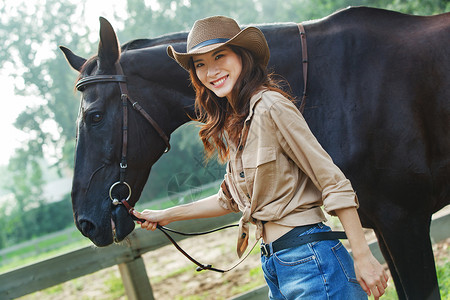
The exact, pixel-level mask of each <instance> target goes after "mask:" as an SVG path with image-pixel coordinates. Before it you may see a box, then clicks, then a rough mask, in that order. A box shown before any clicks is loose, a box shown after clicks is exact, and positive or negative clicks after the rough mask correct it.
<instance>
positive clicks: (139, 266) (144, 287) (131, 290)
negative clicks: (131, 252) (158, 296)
mask: <svg viewBox="0 0 450 300" xmlns="http://www.w3.org/2000/svg"><path fill="white" fill-rule="evenodd" d="M119 271H120V274H121V276H122V281H123V286H124V287H125V293H126V294H127V296H128V299H129V300H143V299H149V300H154V299H155V298H154V297H153V291H152V287H151V285H150V281H149V279H148V276H147V271H146V270H145V264H144V260H143V259H142V256H138V257H136V258H135V259H134V260H132V261H130V262H126V263H121V264H119Z"/></svg>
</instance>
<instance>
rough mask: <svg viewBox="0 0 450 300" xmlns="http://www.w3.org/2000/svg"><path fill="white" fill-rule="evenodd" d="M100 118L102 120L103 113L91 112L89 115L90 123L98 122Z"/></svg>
mask: <svg viewBox="0 0 450 300" xmlns="http://www.w3.org/2000/svg"><path fill="white" fill-rule="evenodd" d="M101 120H103V115H102V114H101V113H94V114H92V116H91V122H92V124H95V123H99V122H100V121H101Z"/></svg>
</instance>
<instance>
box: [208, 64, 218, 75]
mask: <svg viewBox="0 0 450 300" xmlns="http://www.w3.org/2000/svg"><path fill="white" fill-rule="evenodd" d="M219 72H220V70H219V68H218V67H217V64H214V63H212V64H208V76H209V77H214V76H215V75H217V74H219Z"/></svg>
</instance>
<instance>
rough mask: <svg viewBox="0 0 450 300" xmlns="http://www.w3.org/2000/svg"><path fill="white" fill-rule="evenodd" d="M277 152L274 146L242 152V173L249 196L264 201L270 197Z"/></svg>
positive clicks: (273, 185)
mask: <svg viewBox="0 0 450 300" xmlns="http://www.w3.org/2000/svg"><path fill="white" fill-rule="evenodd" d="M276 159H277V153H276V149H275V148H274V147H261V148H258V149H255V151H248V152H245V151H244V153H242V166H243V168H244V172H243V173H242V175H243V176H244V177H245V178H244V177H243V179H244V180H245V184H246V185H247V191H248V192H249V197H250V195H252V198H253V197H255V196H256V197H257V198H258V201H264V199H265V198H267V197H271V196H272V194H273V191H274V187H275V174H276V170H277V166H276ZM241 177H242V176H241Z"/></svg>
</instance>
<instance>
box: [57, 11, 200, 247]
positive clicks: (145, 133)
mask: <svg viewBox="0 0 450 300" xmlns="http://www.w3.org/2000/svg"><path fill="white" fill-rule="evenodd" d="M127 46H128V47H127V49H125V50H124V51H123V53H121V48H120V47H119V43H118V39H117V36H116V34H115V32H114V29H113V28H112V26H111V24H110V23H109V22H108V21H107V20H106V19H104V18H100V42H99V46H98V53H97V55H95V56H93V57H92V58H90V59H88V60H87V59H84V58H82V57H80V56H77V55H75V54H74V53H73V52H72V51H71V50H69V49H68V48H65V47H60V48H61V50H62V51H63V53H64V55H65V57H66V59H67V61H68V62H69V64H70V66H71V67H72V68H73V69H75V70H77V71H78V72H79V80H78V83H77V89H79V90H80V92H81V95H82V97H81V103H80V110H79V116H78V121H77V143H76V152H75V153H76V155H75V169H74V176H73V184H72V207H73V213H74V220H75V224H76V226H77V228H78V229H79V230H80V231H81V233H82V234H83V235H85V236H86V237H88V238H90V239H91V240H92V242H93V243H94V244H96V245H97V246H106V245H109V244H111V243H112V242H113V241H121V240H123V239H124V238H125V237H126V236H127V235H128V234H129V233H130V232H131V231H132V230H133V229H134V227H135V225H134V222H133V220H132V219H131V217H130V215H129V214H128V211H127V209H126V208H125V207H124V206H123V205H114V204H113V203H112V200H113V199H118V200H121V199H128V203H130V205H133V206H134V204H135V203H136V202H137V201H138V199H139V197H140V194H141V192H142V189H143V187H144V185H145V183H146V181H147V178H148V175H149V173H150V169H151V167H152V165H153V164H154V163H155V162H156V161H157V160H158V158H159V157H160V156H161V155H162V154H163V153H164V151H165V149H166V148H167V144H166V142H167V141H164V140H163V139H162V138H161V134H163V135H166V136H170V133H171V132H173V130H175V129H176V128H177V127H178V126H180V125H181V124H183V123H185V122H187V121H188V120H189V118H188V117H187V114H186V110H185V109H183V107H190V105H187V104H186V105H180V103H179V101H192V100H188V98H189V99H191V98H192V97H187V96H185V95H184V94H189V92H188V91H189V88H188V87H187V81H186V78H187V73H185V72H181V71H178V70H179V69H181V68H178V67H175V68H170V64H174V62H171V60H170V59H169V58H168V57H167V55H165V47H163V46H161V47H151V49H150V48H148V49H147V50H145V49H133V50H129V49H128V48H129V46H130V45H127ZM123 49H124V48H123ZM150 50H151V51H150ZM155 55H156V56H159V57H162V58H161V59H159V58H158V59H156V58H155V57H153V56H155ZM164 63H165V64H166V65H169V69H172V70H177V71H176V72H175V73H176V74H174V73H171V72H170V71H167V72H164V71H163V70H161V67H163V66H164ZM118 66H119V67H118ZM122 67H123V71H121V70H122ZM164 67H165V66H164ZM118 68H119V69H120V70H118ZM152 69H156V70H158V71H156V73H155V72H151V70H152ZM118 72H123V73H124V75H125V76H122V75H121V74H119V73H118ZM108 78H110V79H109V80H108ZM169 78H171V79H172V80H176V79H179V81H180V83H181V86H180V89H179V90H178V91H177V89H176V88H175V89H174V90H173V91H170V90H168V89H165V88H162V87H161V84H160V83H161V82H164V81H165V80H168V79H169ZM119 82H120V83H119ZM151 83H154V84H151ZM120 84H122V86H123V85H125V86H126V87H127V88H128V91H129V94H128V96H129V98H128V97H127V98H128V99H126V100H125V101H123V100H124V98H123V97H124V94H123V93H124V91H122V90H121V87H120V86H119V85H120ZM174 93H175V94H174ZM191 93H192V92H191ZM130 99H133V100H130ZM127 100H130V101H127ZM135 100H136V101H135ZM137 100H138V101H139V102H138V101H137ZM159 100H160V101H159ZM162 100H164V101H162ZM136 102H137V103H136ZM175 102H178V103H176V104H177V105H176V107H181V109H174V106H175ZM131 104H135V105H138V107H141V106H142V107H143V110H144V111H146V112H148V113H147V114H148V116H149V117H150V118H151V119H152V120H153V122H154V124H153V126H150V125H149V124H148V122H146V120H145V118H144V117H143V116H142V115H140V114H139V113H138V112H137V111H135V110H133V109H131V106H132V105H131ZM135 105H133V108H136V107H135ZM187 110H188V109H187ZM125 115H126V117H125ZM125 118H126V119H125ZM155 126H156V127H158V128H160V129H159V130H160V131H158V130H157V129H155ZM161 131H162V133H161ZM124 135H126V138H125V139H124ZM124 153H125V154H124ZM124 156H125V159H126V161H124ZM116 204H117V203H116Z"/></svg>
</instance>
